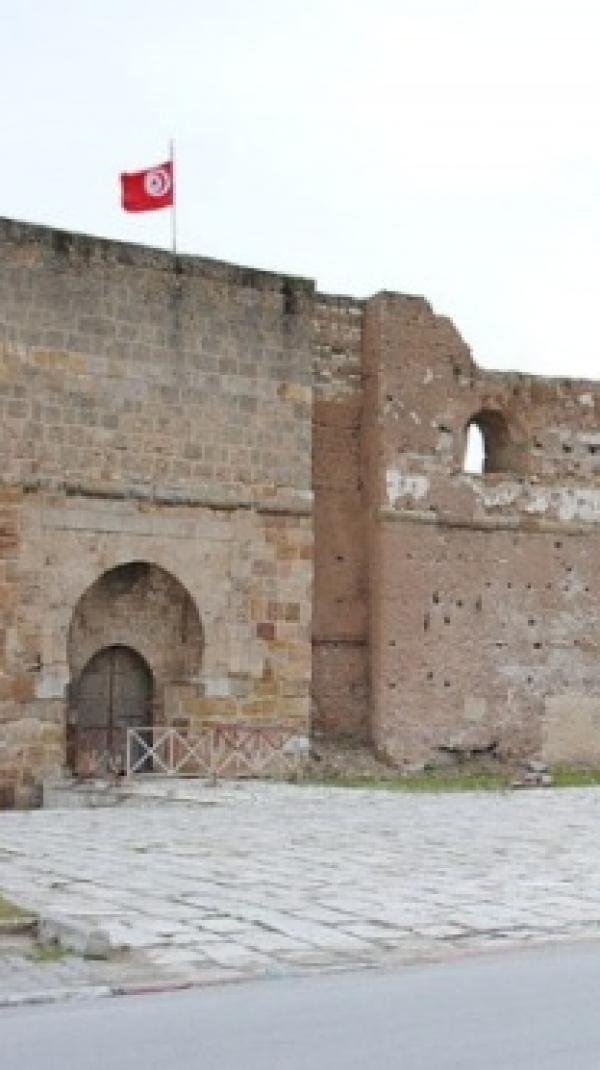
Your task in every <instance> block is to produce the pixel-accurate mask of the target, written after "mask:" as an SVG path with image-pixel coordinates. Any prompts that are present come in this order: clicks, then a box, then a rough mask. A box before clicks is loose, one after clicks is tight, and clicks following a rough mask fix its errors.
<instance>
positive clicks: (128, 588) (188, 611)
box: [67, 561, 202, 774]
mask: <svg viewBox="0 0 600 1070" xmlns="http://www.w3.org/2000/svg"><path fill="white" fill-rule="evenodd" d="M68 652H69V668H70V690H69V711H68V724H67V760H68V764H69V766H70V767H71V769H73V770H74V771H75V772H79V773H88V774H89V773H91V772H96V771H98V772H100V771H105V770H106V768H107V767H108V768H112V769H115V770H117V769H121V768H122V767H123V766H124V763H125V757H126V747H127V729H128V728H135V729H138V730H140V729H144V728H150V727H151V726H153V725H161V724H163V723H164V721H165V713H166V711H165V706H166V703H167V702H168V701H169V696H170V695H171V696H172V695H173V694H174V693H175V691H176V690H179V691H181V689H182V688H185V687H186V686H187V687H189V686H192V685H193V681H194V680H195V679H196V678H197V674H198V672H199V670H200V664H201V656H202V628H201V624H200V618H199V615H198V611H197V609H196V606H195V604H194V602H193V601H192V599H191V597H190V595H189V594H188V592H187V591H186V589H185V588H184V587H183V586H182V585H181V584H180V583H179V581H178V580H176V579H175V577H174V576H172V575H171V574H170V573H168V572H166V571H165V570H164V569H161V568H158V567H157V566H156V565H152V564H149V563H148V562H145V561H134V562H130V563H128V564H125V565H120V566H119V567H117V568H114V569H110V570H109V571H108V572H105V573H104V574H103V575H102V576H100V577H99V579H98V580H96V582H95V583H94V584H92V586H91V587H89V588H88V590H87V591H86V592H85V593H84V594H83V595H82V597H81V598H80V600H79V602H78V604H77V606H76V608H75V612H74V613H73V618H72V621H71V627H70V630H69V644H68ZM134 756H135V755H134Z"/></svg>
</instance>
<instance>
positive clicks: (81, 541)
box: [0, 221, 600, 802]
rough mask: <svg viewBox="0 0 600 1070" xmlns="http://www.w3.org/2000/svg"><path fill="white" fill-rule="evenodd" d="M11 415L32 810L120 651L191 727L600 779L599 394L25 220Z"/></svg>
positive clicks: (9, 240)
mask: <svg viewBox="0 0 600 1070" xmlns="http://www.w3.org/2000/svg"><path fill="white" fill-rule="evenodd" d="M0 420H1V423H0V783H1V784H3V785H4V788H3V790H4V791H5V794H6V797H7V798H8V795H9V794H11V793H12V797H13V798H14V799H15V800H16V801H17V802H19V801H22V800H25V799H27V798H28V797H30V796H31V793H32V789H33V788H34V786H35V785H36V784H37V783H39V781H40V779H41V778H42V777H43V776H45V775H49V774H51V773H56V772H58V771H60V770H61V769H62V768H63V767H64V765H65V762H66V761H67V737H68V731H69V723H70V721H72V720H73V718H74V717H75V718H76V710H74V708H73V707H74V702H75V699H74V696H75V695H76V693H77V686H78V680H79V677H80V675H81V673H82V672H83V671H84V667H85V664H86V659H88V658H89V657H90V656H91V654H92V652H93V651H94V649H97V648H100V647H102V646H104V647H108V646H111V645H120V644H121V645H126V646H127V645H128V646H131V648H132V649H134V650H135V651H137V652H139V654H140V655H142V656H143V657H144V659H145V661H146V663H147V665H148V667H149V670H150V672H151V673H152V675H153V678H154V680H155V697H154V717H155V718H157V719H159V720H160V721H161V723H162V722H169V721H172V722H173V723H176V724H177V725H179V726H181V727H182V729H184V730H190V731H193V729H194V728H195V727H198V726H200V725H203V724H206V723H207V722H210V721H211V720H219V721H230V722H231V723H232V724H236V723H245V724H247V723H251V724H261V723H262V724H265V725H269V724H281V725H286V726H289V727H291V729H293V730H294V731H296V732H297V734H298V735H303V734H306V733H307V732H308V731H309V730H312V731H313V732H315V733H322V734H325V735H327V736H330V737H336V736H351V737H354V738H359V739H361V740H363V741H368V742H372V743H373V744H374V745H375V747H376V748H377V749H378V750H379V751H380V752H381V753H383V754H385V755H387V756H388V757H389V758H390V759H391V760H392V761H394V762H395V763H396V764H398V765H400V766H402V765H403V764H412V763H414V762H419V761H431V762H436V761H438V760H443V758H444V756H445V755H447V754H448V753H449V752H450V753H452V752H455V753H470V752H472V751H486V750H494V751H495V752H496V753H498V754H500V755H504V756H507V757H508V756H522V755H533V754H536V755H540V756H544V757H546V758H548V759H549V760H551V761H561V760H562V761H585V762H591V763H598V762H600V661H599V658H598V651H599V650H600V615H599V612H598V606H599V605H600V569H599V557H598V547H599V544H598V534H599V531H600V529H599V527H598V524H599V521H600V391H599V389H598V385H597V384H594V383H588V382H571V381H566V380H556V379H552V380H549V379H540V378H535V377H530V376H524V375H517V374H507V375H504V374H502V375H501V374H496V373H488V372H483V371H481V370H480V369H479V368H477V366H476V365H475V364H474V362H473V360H472V358H471V355H470V353H469V350H468V349H467V347H466V346H465V344H464V342H463V341H462V339H461V338H460V336H459V335H458V334H457V332H456V330H455V328H454V327H453V325H452V324H451V323H450V322H449V321H448V320H446V319H444V318H441V317H438V316H436V315H435V314H434V312H433V311H432V309H431V308H430V306H429V305H428V304H427V302H426V301H424V300H423V299H421V298H414V297H407V296H405V295H400V294H390V293H382V294H378V295H376V296H375V297H373V298H370V299H367V300H365V301H358V300H355V299H353V298H349V297H343V296H331V295H324V294H319V293H317V292H315V290H314V286H313V284H312V283H311V282H310V281H307V280H303V279H297V278H290V277H286V276H280V275H275V274H270V273H266V272H260V271H255V270H251V269H244V268H238V267H235V266H232V265H227V264H221V263H217V262H214V261H208V260H202V259H197V258H188V257H178V258H177V260H176V261H174V260H173V258H172V257H171V256H170V255H168V254H166V253H161V252H158V251H153V250H148V249H142V248H138V247H132V246H128V245H121V244H119V243H115V242H107V241H102V240H99V239H95V238H87V237H83V236H76V235H70V234H65V233H62V232H57V231H52V230H48V229H45V228H39V227H32V226H28V225H25V224H18V223H13V222H10V221H2V222H1V223H0ZM473 420H475V421H476V422H477V424H478V426H479V427H480V429H481V431H482V433H483V436H484V438H485V440H486V445H487V450H488V462H489V463H488V468H487V470H486V471H485V472H484V473H483V474H479V475H474V474H469V473H467V472H465V471H464V465H463V457H464V449H465V436H466V429H467V427H468V426H469V424H470V423H471V422H472V421H473ZM313 559H314V561H313ZM313 567H314V584H313ZM119 570H122V571H119ZM185 607H187V608H185ZM189 607H192V608H191V609H190V608H189ZM186 622H187V623H186ZM182 651H184V653H182ZM184 654H185V656H184Z"/></svg>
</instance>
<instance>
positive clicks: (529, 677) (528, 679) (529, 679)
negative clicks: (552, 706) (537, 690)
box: [527, 676, 533, 684]
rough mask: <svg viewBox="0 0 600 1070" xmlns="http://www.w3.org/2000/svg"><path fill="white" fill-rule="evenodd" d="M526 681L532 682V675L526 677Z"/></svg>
mask: <svg viewBox="0 0 600 1070" xmlns="http://www.w3.org/2000/svg"><path fill="white" fill-rule="evenodd" d="M527 683H528V684H532V683H533V676H528V677H527Z"/></svg>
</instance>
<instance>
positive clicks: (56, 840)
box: [0, 783, 600, 995]
mask: <svg viewBox="0 0 600 1070" xmlns="http://www.w3.org/2000/svg"><path fill="white" fill-rule="evenodd" d="M179 795H180V796H184V798H182V799H180V801H174V800H172V799H171V800H170V801H152V800H143V799H137V800H133V802H131V801H130V802H129V803H125V804H122V805H120V806H118V807H113V808H110V809H96V810H62V811H57V810H54V811H53V810H47V811H34V812H31V813H15V812H9V813H3V814H1V815H0V890H2V891H3V892H4V893H5V895H7V896H8V897H10V898H12V899H13V900H15V901H16V902H18V903H20V904H22V905H23V906H26V907H28V908H31V909H33V910H35V911H38V912H39V913H40V914H41V915H42V916H43V917H44V918H46V919H47V922H48V926H49V932H50V933H52V931H53V929H52V927H53V926H54V927H55V929H56V931H57V932H59V934H60V936H61V939H63V940H64V941H65V942H66V943H67V944H69V943H71V944H72V946H73V947H75V948H76V949H79V950H80V951H82V950H86V949H87V951H90V950H91V951H92V952H98V953H103V952H104V951H106V950H107V949H109V948H110V949H112V951H113V952H114V953H116V955H117V958H116V959H115V960H113V961H111V962H107V963H93V962H88V961H85V960H82V959H81V958H79V957H73V958H72V959H69V958H67V959H65V960H64V961H63V962H61V963H57V964H53V965H50V964H34V963H31V964H30V965H31V968H30V969H29V973H28V967H27V965H25V964H22V968H21V969H20V970H19V968H18V964H17V959H18V956H16V957H15V956H13V960H12V965H11V967H10V970H7V969H6V961H5V959H6V956H5V957H4V960H3V959H2V957H1V955H0V995H2V994H3V993H4V994H6V993H8V992H10V991H14V990H15V986H16V987H17V988H18V987H19V985H20V986H21V988H23V986H25V988H28V990H31V991H33V990H34V989H35V988H36V986H38V987H39V986H40V985H41V984H42V983H44V982H45V983H46V987H48V986H49V985H50V984H52V985H56V984H59V985H60V984H63V985H66V986H67V987H69V986H71V985H78V984H79V985H81V984H104V983H115V982H116V980H117V979H118V978H119V977H122V976H125V977H127V978H129V979H130V980H133V982H134V983H137V982H139V983H144V981H150V982H159V981H169V980H170V981H194V982H197V983H202V982H210V981H221V980H223V979H225V978H239V977H246V976H256V975H278V974H284V973H288V972H290V971H296V970H307V969H322V968H332V967H334V968H335V967H340V968H344V967H351V966H352V967H354V966H361V965H378V964H386V963H393V962H398V961H403V962H405V961H411V960H415V959H422V958H426V957H441V956H446V955H448V954H457V953H462V952H463V951H465V950H469V949H478V950H479V949H481V948H489V947H491V946H498V945H504V944H514V942H515V941H532V940H539V939H560V938H568V939H573V938H579V937H590V936H597V935H600V790H599V789H594V788H591V789H562V790H560V791H558V790H552V789H545V790H537V791H530V792H513V793H507V794H495V793H494V794H491V793H465V794H449V795H448V794H447V795H420V794H419V795H414V794H404V793H394V792H388V791H368V790H362V789H361V790H344V789H338V788H320V787H311V786H302V785H301V786H293V785H278V784H266V783H253V784H248V783H245V784H244V783H240V784H233V785H232V784H229V785H217V786H216V787H214V788H211V787H210V786H206V785H202V784H198V783H196V784H194V783H188V784H187V785H185V786H184V787H182V788H181V790H179ZM127 949H130V950H131V952H132V953H131V954H130V955H127V956H124V955H123V953H124V952H125V951H126V950H127ZM119 954H120V955H121V956H122V957H121V959H119ZM3 961H4V968H3V965H2V963H3ZM61 970H62V972H63V975H64V976H62V977H59V978H58V981H57V980H56V971H58V972H59V973H60V971H61ZM32 971H35V976H34V978H33V980H32ZM53 971H54V972H53ZM107 979H108V982H107Z"/></svg>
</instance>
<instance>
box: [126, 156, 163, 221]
mask: <svg viewBox="0 0 600 1070" xmlns="http://www.w3.org/2000/svg"><path fill="white" fill-rule="evenodd" d="M173 201H174V182H173V161H172V160H167V162H166V163H161V164H158V165H157V166H156V167H148V168H147V169H146V170H145V171H130V172H123V173H122V175H121V204H122V206H123V209H124V210H125V211H126V212H152V211H155V209H157V208H170V207H171V205H172V204H173Z"/></svg>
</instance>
